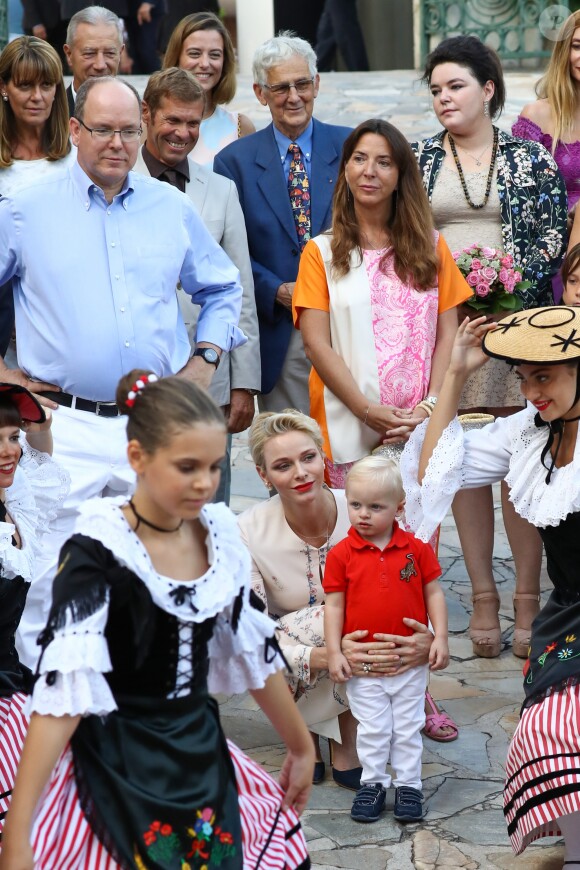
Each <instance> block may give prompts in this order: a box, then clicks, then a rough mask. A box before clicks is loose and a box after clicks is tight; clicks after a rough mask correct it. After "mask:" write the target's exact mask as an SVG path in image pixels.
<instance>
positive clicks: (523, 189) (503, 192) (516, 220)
mask: <svg viewBox="0 0 580 870" xmlns="http://www.w3.org/2000/svg"><path fill="white" fill-rule="evenodd" d="M444 136H445V131H444V130H443V131H442V132H441V133H438V134H437V135H436V136H432V137H430V138H429V139H424V140H423V141H422V142H415V143H413V144H412V146H411V147H412V148H413V151H414V152H415V156H416V158H417V162H418V163H419V168H420V170H421V173H422V176H423V184H424V185H425V189H426V190H427V194H428V196H429V202H431V196H432V194H433V188H434V187H435V180H436V178H437V175H438V173H439V170H440V169H441V165H442V163H443V159H444V157H445V150H444V148H443V137H444ZM497 185H498V193H499V201H500V205H501V221H502V235H503V247H504V251H505V253H506V254H511V255H512V257H513V258H514V260H515V262H516V266H517V267H518V268H520V269H521V271H522V276H523V280H524V281H530V282H531V284H532V286H531V287H530V288H528V290H524V291H522V292H521V294H520V295H521V297H522V300H523V303H524V307H525V308H534V307H536V306H540V305H551V304H552V303H553V297H552V285H551V278H552V277H553V275H555V273H556V272H557V271H558V269H559V267H560V264H561V262H562V259H563V256H564V252H565V248H566V242H567V228H566V219H567V211H568V200H567V195H566V185H565V184H564V179H563V178H562V176H561V175H560V172H559V170H558V167H557V166H556V164H555V162H554V160H553V159H552V157H551V155H550V153H549V152H548V151H547V150H546V149H545V148H544V146H543V145H540V144H539V143H538V142H530V141H528V140H525V139H518V138H516V137H515V136H511V135H510V134H509V133H504V132H503V131H501V130H499V131H498V155H497ZM472 241H473V242H474V243H476V242H477V239H473V240H472Z"/></svg>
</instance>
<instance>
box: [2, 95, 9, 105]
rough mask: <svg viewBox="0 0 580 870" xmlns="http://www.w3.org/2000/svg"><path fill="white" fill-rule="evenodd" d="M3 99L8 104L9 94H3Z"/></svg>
mask: <svg viewBox="0 0 580 870" xmlns="http://www.w3.org/2000/svg"><path fill="white" fill-rule="evenodd" d="M2 99H3V100H4V102H5V103H7V102H8V94H7V93H3V94H2Z"/></svg>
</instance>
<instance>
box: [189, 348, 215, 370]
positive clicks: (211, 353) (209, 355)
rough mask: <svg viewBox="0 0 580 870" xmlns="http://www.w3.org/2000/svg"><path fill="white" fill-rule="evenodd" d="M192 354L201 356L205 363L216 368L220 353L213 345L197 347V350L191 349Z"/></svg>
mask: <svg viewBox="0 0 580 870" xmlns="http://www.w3.org/2000/svg"><path fill="white" fill-rule="evenodd" d="M192 356H200V357H202V359H203V360H204V361H205V362H206V363H209V364H210V365H212V366H215V367H216V369H217V367H218V366H219V364H220V355H219V353H218V352H217V350H214V349H213V347H198V348H197V350H194V351H193V354H192Z"/></svg>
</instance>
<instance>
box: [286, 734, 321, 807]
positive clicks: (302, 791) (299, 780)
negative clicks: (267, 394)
mask: <svg viewBox="0 0 580 870" xmlns="http://www.w3.org/2000/svg"><path fill="white" fill-rule="evenodd" d="M313 767H314V746H313V745H312V746H309V747H308V749H307V750H306V751H305V752H303V753H300V752H291V751H290V750H289V751H288V754H287V755H286V758H285V760H284V764H283V765H282V770H281V771H280V776H279V778H278V781H279V783H280V785H281V787H282V789H283V790H284V792H285V794H284V800H283V802H282V809H283V810H287V809H288V808H289V807H292V809H294V810H295V811H296V812H297V813H298V815H301V813H302V812H303V811H304V808H305V807H306V804H307V803H308V798H309V797H310V790H311V788H312V769H313Z"/></svg>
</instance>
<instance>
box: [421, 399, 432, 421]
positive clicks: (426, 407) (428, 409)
mask: <svg viewBox="0 0 580 870" xmlns="http://www.w3.org/2000/svg"><path fill="white" fill-rule="evenodd" d="M417 408H423V410H424V411H425V413H426V414H427V416H428V417H430V416H431V414H432V413H433V405H432V404H431V402H428V401H427V400H426V399H423V401H422V402H419V404H418V405H417Z"/></svg>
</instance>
